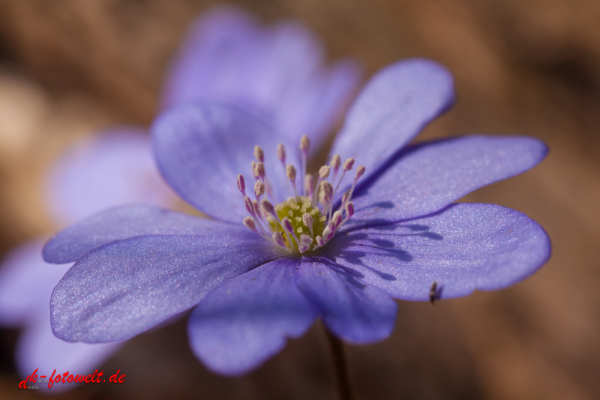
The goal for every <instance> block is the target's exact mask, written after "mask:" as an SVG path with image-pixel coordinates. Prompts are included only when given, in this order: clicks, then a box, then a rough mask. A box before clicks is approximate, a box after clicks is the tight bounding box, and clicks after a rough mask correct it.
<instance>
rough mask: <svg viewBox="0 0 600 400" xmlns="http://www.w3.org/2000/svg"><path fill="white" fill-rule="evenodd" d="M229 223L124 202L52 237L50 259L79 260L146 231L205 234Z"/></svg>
mask: <svg viewBox="0 0 600 400" xmlns="http://www.w3.org/2000/svg"><path fill="white" fill-rule="evenodd" d="M220 229H230V226H229V225H224V224H222V223H220V222H216V221H212V220H210V219H206V218H198V217H192V216H190V215H186V214H180V213H177V212H174V211H168V210H164V209H162V208H156V207H150V206H133V205H132V206H121V207H114V208H111V209H108V210H105V211H103V212H100V213H98V214H96V215H93V216H92V217H89V218H88V219H86V220H84V221H82V222H80V223H78V224H76V225H73V226H71V227H69V228H67V229H65V230H63V231H61V232H59V233H57V234H56V235H55V236H54V237H52V238H51V239H50V240H49V241H48V243H46V246H45V247H44V251H43V255H44V259H45V260H46V261H47V262H50V263H54V264H62V263H68V262H75V261H77V260H79V259H80V258H81V257H82V256H83V255H84V254H86V253H88V252H90V251H92V250H94V249H96V248H98V247H101V246H104V245H105V244H108V243H111V242H115V241H118V240H123V239H128V238H132V237H136V236H144V235H204V234H206V233H209V234H210V233H211V232H215V231H219V230H220Z"/></svg>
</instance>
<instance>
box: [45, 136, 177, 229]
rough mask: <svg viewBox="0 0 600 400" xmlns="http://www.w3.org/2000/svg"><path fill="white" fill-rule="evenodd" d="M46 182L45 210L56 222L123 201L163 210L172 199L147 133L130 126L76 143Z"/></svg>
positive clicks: (64, 222)
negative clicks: (47, 206)
mask: <svg viewBox="0 0 600 400" xmlns="http://www.w3.org/2000/svg"><path fill="white" fill-rule="evenodd" d="M48 178H49V179H48V182H47V185H46V189H47V190H46V192H47V195H48V201H49V204H50V210H51V211H52V214H53V216H54V217H55V218H56V220H57V221H59V222H61V224H71V223H75V222H77V221H79V220H81V219H83V218H86V217H88V216H90V215H92V214H93V213H95V212H98V211H100V210H102V209H105V208H107V207H112V206H115V205H120V204H124V203H144V204H150V205H155V206H164V207H166V206H168V205H169V204H170V203H171V202H172V201H173V200H174V199H175V194H174V193H173V191H172V190H171V189H170V188H169V187H168V186H167V185H166V184H165V183H164V181H163V180H162V178H161V177H160V174H159V173H158V170H157V169H156V165H155V164H154V159H153V157H152V147H151V143H150V137H149V135H148V134H147V132H146V131H145V130H143V129H140V128H135V127H123V128H115V129H113V130H110V131H105V132H103V133H102V134H100V135H97V136H94V137H93V138H91V139H88V140H85V141H84V142H82V143H80V144H78V145H76V146H75V147H73V148H72V149H70V150H69V151H68V152H67V153H66V154H64V156H62V157H61V158H60V159H59V161H58V162H57V163H56V164H55V165H54V166H53V168H52V170H51V172H50V175H49V177H48Z"/></svg>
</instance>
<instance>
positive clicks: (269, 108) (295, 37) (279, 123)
mask: <svg viewBox="0 0 600 400" xmlns="http://www.w3.org/2000/svg"><path fill="white" fill-rule="evenodd" d="M323 64H324V56H323V50H322V47H321V44H320V43H319V41H318V40H317V38H315V37H314V36H313V35H312V34H311V33H310V31H309V30H307V29H306V28H305V27H304V26H302V25H300V24H298V23H293V22H286V23H281V24H279V25H277V26H275V27H273V28H264V27H262V26H260V25H259V24H258V23H257V21H255V20H254V19H253V18H252V17H251V16H249V15H248V14H246V13H244V12H242V11H240V10H236V9H233V8H218V9H216V10H214V11H212V12H210V13H207V14H205V15H204V16H203V17H202V18H201V19H200V20H199V21H198V22H197V23H196V24H195V25H194V27H193V29H192V30H191V31H190V33H189V35H188V37H187V38H186V40H185V42H184V44H183V46H182V50H181V52H180V54H179V55H178V56H177V58H176V60H175V62H174V63H173V65H172V66H171V70H170V73H169V76H168V78H167V84H166V86H165V88H166V90H165V95H164V105H165V106H166V107H171V106H173V105H177V104H182V103H187V102H190V101H197V100H211V101H216V102H220V103H224V104H230V105H235V106H238V107H239V108H241V109H243V110H245V111H247V112H249V113H251V114H253V115H255V116H256V117H258V118H260V119H262V120H263V121H265V122H267V123H269V124H270V125H271V126H273V127H274V128H275V130H276V131H277V132H278V133H280V134H281V135H283V136H284V137H287V138H288V139H290V140H291V141H292V142H293V143H296V142H297V141H298V140H299V139H300V137H301V136H302V135H303V134H306V135H308V136H309V137H310V138H311V139H314V142H313V144H315V145H317V142H318V141H321V140H322V139H323V138H324V137H325V135H324V134H325V133H327V132H328V131H329V130H330V129H331V128H332V127H333V124H334V123H335V122H336V121H337V119H338V118H339V116H340V112H341V111H342V109H343V107H344V106H345V105H346V103H347V102H348V101H349V99H350V96H351V95H352V94H353V92H354V90H355V89H356V87H357V85H358V82H359V80H360V73H359V68H358V67H357V66H356V65H355V63H353V62H343V63H338V64H336V65H335V66H333V67H332V68H330V69H326V68H324V66H323Z"/></svg>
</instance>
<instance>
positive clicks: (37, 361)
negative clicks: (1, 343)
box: [15, 267, 122, 393]
mask: <svg viewBox="0 0 600 400" xmlns="http://www.w3.org/2000/svg"><path fill="white" fill-rule="evenodd" d="M54 268H56V267H54ZM59 268H60V267H59ZM47 269H51V268H48V267H47ZM49 302H50V294H48V298H47V301H46V307H45V310H41V309H38V310H37V311H38V312H37V315H36V319H35V320H34V321H30V323H29V324H28V325H27V326H26V327H25V329H24V330H23V332H21V335H20V336H19V339H18V341H17V346H16V349H15V357H16V364H17V369H18V370H19V374H20V375H21V376H22V377H23V378H25V377H27V376H28V375H30V374H31V373H33V371H34V370H35V369H36V368H37V369H38V372H37V375H38V376H40V375H46V376H47V377H50V376H51V375H52V371H54V370H56V374H55V376H57V375H61V374H63V373H65V372H67V371H68V372H69V374H73V375H74V376H75V375H78V374H79V375H88V374H92V373H93V372H94V370H95V369H96V368H97V367H99V366H100V364H102V362H104V361H105V360H106V359H107V358H109V357H110V356H111V355H112V354H113V353H115V352H116V351H117V350H118V349H119V347H121V345H122V343H100V344H87V343H67V342H64V341H62V340H60V339H58V338H57V337H56V336H54V335H53V334H52V328H51V327H50V305H49ZM103 378H106V379H107V380H108V376H105V377H103ZM75 385H76V384H75V383H62V382H58V383H55V384H54V385H52V387H51V388H48V383H39V384H37V386H38V387H39V388H40V390H46V391H48V392H50V393H58V392H62V391H65V390H70V389H73V387H74V386H75Z"/></svg>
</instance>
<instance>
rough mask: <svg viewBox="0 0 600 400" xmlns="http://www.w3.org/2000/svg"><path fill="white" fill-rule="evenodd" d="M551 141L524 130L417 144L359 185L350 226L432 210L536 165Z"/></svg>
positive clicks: (394, 219) (421, 213)
mask: <svg viewBox="0 0 600 400" xmlns="http://www.w3.org/2000/svg"><path fill="white" fill-rule="evenodd" d="M547 152H548V148H547V147H546V145H545V144H544V143H543V142H541V141H539V140H537V139H534V138H529V137H519V136H477V135H474V136H466V137H461V138H456V139H450V140H441V141H435V142H430V143H426V144H420V145H416V146H414V147H412V148H409V149H407V150H406V152H404V153H402V154H401V156H400V158H399V160H398V161H396V162H395V163H394V164H393V165H391V166H390V167H389V168H388V169H387V170H385V171H382V172H381V174H378V175H379V176H374V177H373V179H372V180H371V182H365V184H364V185H362V186H361V187H359V188H358V189H357V190H356V194H355V196H354V197H353V201H354V206H355V209H356V214H355V215H354V217H352V219H351V220H350V224H349V226H352V225H354V226H356V225H361V224H367V225H368V224H381V223H384V222H395V221H400V220H404V219H408V218H414V217H418V216H422V215H427V214H430V213H432V212H435V211H438V210H441V209H442V208H444V207H446V206H447V205H449V204H451V203H452V202H454V201H456V200H458V199H460V198H461V197H463V196H465V195H466V194H468V193H470V192H472V191H473V190H475V189H479V188H480V187H482V186H485V185H489V184H490V183H494V182H497V181H500V180H503V179H506V178H509V177H511V176H514V175H517V174H520V173H522V172H525V171H527V170H529V169H530V168H533V167H534V166H535V165H537V164H538V163H539V162H540V161H542V159H543V158H544V157H545V156H546V154H547Z"/></svg>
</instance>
